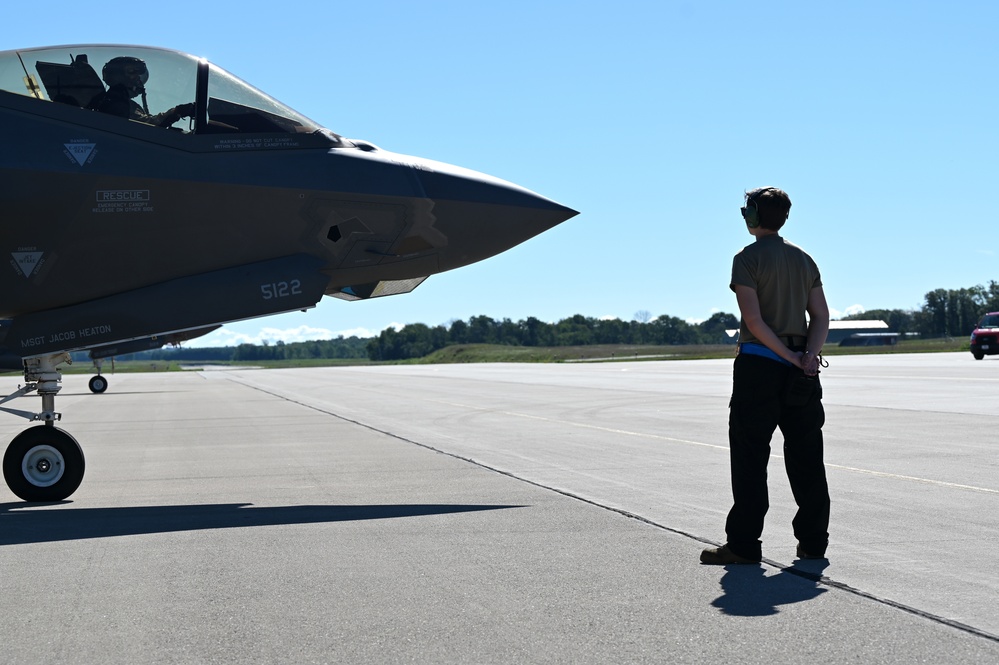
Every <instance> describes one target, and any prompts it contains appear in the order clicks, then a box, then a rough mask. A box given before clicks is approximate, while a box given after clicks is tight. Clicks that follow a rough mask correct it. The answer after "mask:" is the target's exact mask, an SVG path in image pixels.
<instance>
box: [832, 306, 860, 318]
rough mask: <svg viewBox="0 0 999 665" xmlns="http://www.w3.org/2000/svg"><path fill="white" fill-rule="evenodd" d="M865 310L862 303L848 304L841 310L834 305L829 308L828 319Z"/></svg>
mask: <svg viewBox="0 0 999 665" xmlns="http://www.w3.org/2000/svg"><path fill="white" fill-rule="evenodd" d="M866 310H867V308H866V307H864V306H863V305H850V306H849V307H847V308H846V309H844V310H843V311H842V312H841V311H839V310H838V309H836V308H834V307H830V308H829V318H830V319H842V318H843V317H844V316H853V315H854V314H863V313H864V312H865V311H866Z"/></svg>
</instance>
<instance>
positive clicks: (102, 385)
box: [90, 374, 108, 395]
mask: <svg viewBox="0 0 999 665" xmlns="http://www.w3.org/2000/svg"><path fill="white" fill-rule="evenodd" d="M107 389H108V380H107V379H105V378H104V377H103V376H101V375H100V374H98V375H97V376H92V377H90V392H92V393H97V394H98V395H99V394H101V393H102V392H104V391H105V390H107Z"/></svg>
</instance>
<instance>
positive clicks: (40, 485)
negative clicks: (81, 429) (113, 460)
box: [3, 425, 86, 502]
mask: <svg viewBox="0 0 999 665" xmlns="http://www.w3.org/2000/svg"><path fill="white" fill-rule="evenodd" d="M85 468H86V462H85V461H84V459H83V450H82V449H81V448H80V444H79V443H77V442H76V439H74V438H73V437H72V436H71V435H70V434H69V433H68V432H65V431H64V430H61V429H59V428H58V427H53V426H51V425H40V426H38V427H32V428H30V429H26V430H24V431H23V432H21V433H20V434H18V435H17V436H16V437H14V440H13V441H11V442H10V445H9V446H7V452H6V453H5V454H4V456H3V477H4V480H6V481H7V486H8V487H9V488H10V491H11V492H13V493H14V494H16V495H17V496H18V497H20V498H22V499H24V500H25V501H39V502H51V501H62V500H63V499H65V498H67V497H68V496H69V495H71V494H72V493H73V492H75V491H76V488H78V487H79V486H80V483H82V482H83V473H84V470H85Z"/></svg>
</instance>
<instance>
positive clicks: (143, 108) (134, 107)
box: [90, 56, 194, 127]
mask: <svg viewBox="0 0 999 665" xmlns="http://www.w3.org/2000/svg"><path fill="white" fill-rule="evenodd" d="M101 78H103V79H104V82H105V83H106V84H107V86H108V89H107V91H106V92H104V93H101V94H99V95H97V97H95V98H94V100H93V101H92V102H90V108H92V109H96V110H98V111H101V112H102V113H109V114H111V115H117V116H120V117H122V118H128V119H130V120H139V121H140V122H145V123H148V124H150V125H156V126H157V127H169V126H170V125H172V124H173V123H175V122H177V121H178V120H180V119H181V118H190V117H191V116H193V115H194V104H180V105H178V106H174V107H173V108H172V109H170V110H168V111H164V112H163V113H157V114H151V113H150V112H149V105H148V104H147V103H146V81H148V80H149V69H147V68H146V63H145V61H143V60H140V59H139V58H133V57H130V56H120V57H117V58H112V59H111V60H108V61H107V64H105V65H104V69H103V70H101ZM139 95H142V104H141V105H140V104H138V103H137V102H134V101H132V99H133V98H134V97H137V96H139Z"/></svg>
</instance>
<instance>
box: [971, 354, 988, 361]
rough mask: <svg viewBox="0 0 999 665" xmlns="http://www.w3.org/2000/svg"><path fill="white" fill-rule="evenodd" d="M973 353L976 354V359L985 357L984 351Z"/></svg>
mask: <svg viewBox="0 0 999 665" xmlns="http://www.w3.org/2000/svg"><path fill="white" fill-rule="evenodd" d="M971 355H973V356H975V360H981V359H982V358H984V357H985V354H984V353H972V354H971Z"/></svg>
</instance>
